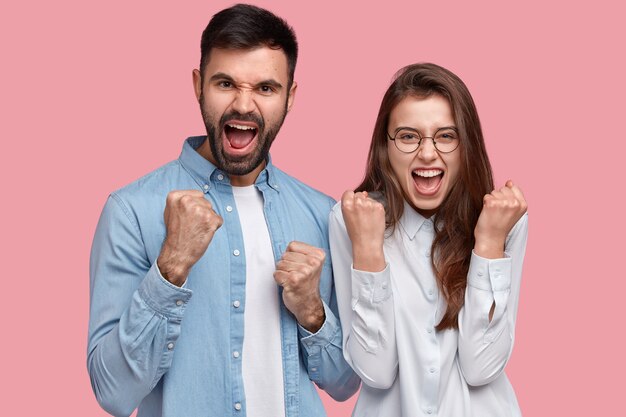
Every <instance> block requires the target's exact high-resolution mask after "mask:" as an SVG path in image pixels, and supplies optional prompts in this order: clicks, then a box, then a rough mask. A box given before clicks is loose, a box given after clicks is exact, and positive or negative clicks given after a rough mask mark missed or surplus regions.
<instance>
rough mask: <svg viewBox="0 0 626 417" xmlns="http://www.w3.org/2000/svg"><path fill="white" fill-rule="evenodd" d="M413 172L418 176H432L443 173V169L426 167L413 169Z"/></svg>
mask: <svg viewBox="0 0 626 417" xmlns="http://www.w3.org/2000/svg"><path fill="white" fill-rule="evenodd" d="M413 173H414V174H415V175H417V176H419V177H425V178H432V177H436V176H437V175H441V174H443V171H442V170H440V169H428V170H415V171H413Z"/></svg>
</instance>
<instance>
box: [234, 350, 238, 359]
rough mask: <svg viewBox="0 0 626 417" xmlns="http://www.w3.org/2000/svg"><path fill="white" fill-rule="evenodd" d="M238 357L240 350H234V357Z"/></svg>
mask: <svg viewBox="0 0 626 417" xmlns="http://www.w3.org/2000/svg"><path fill="white" fill-rule="evenodd" d="M238 357H239V352H237V351H234V352H233V358H235V359H236V358H238Z"/></svg>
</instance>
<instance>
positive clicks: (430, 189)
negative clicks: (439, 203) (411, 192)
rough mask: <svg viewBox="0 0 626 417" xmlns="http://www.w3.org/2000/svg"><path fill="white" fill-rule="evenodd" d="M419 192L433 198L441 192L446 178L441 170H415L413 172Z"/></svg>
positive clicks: (414, 181)
mask: <svg viewBox="0 0 626 417" xmlns="http://www.w3.org/2000/svg"><path fill="white" fill-rule="evenodd" d="M411 175H412V176H413V183H414V184H415V189H416V190H417V192H418V193H419V194H421V195H424V196H431V195H434V194H436V193H437V191H439V187H440V186H441V182H442V179H443V176H444V171H443V170H441V169H423V168H420V169H415V170H413V171H412V172H411Z"/></svg>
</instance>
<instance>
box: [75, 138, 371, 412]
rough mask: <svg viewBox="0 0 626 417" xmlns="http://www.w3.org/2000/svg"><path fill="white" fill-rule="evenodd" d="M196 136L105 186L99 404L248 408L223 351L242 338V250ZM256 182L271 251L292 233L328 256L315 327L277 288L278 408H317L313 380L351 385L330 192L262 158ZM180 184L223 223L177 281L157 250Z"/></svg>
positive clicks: (94, 346) (224, 184) (96, 350)
mask: <svg viewBox="0 0 626 417" xmlns="http://www.w3.org/2000/svg"><path fill="white" fill-rule="evenodd" d="M204 140H205V137H192V138H189V139H187V141H185V143H184V145H183V150H182V153H181V155H180V157H179V159H178V160H175V161H172V162H170V163H169V164H166V165H164V166H163V167H161V168H159V169H157V170H156V171H153V172H151V173H150V174H148V175H146V176H144V177H143V178H140V179H139V180H137V181H135V182H133V183H131V184H130V185H128V186H126V187H124V188H122V189H121V190H118V191H116V192H114V193H112V194H111V195H110V197H109V198H108V200H107V202H106V204H105V206H104V209H103V211H102V215H101V217H100V221H99V223H98V227H97V229H96V233H95V237H94V241H93V246H92V251H91V261H90V300H91V302H90V317H89V340H88V358H87V367H88V370H89V375H90V378H91V384H92V388H93V390H94V393H95V395H96V398H97V399H98V402H99V403H100V405H101V406H102V407H103V408H104V409H105V410H106V411H108V412H109V413H111V414H113V415H116V416H118V415H119V416H127V415H130V414H131V413H132V412H133V410H134V409H135V408H137V407H139V412H138V416H139V417H143V416H161V415H162V416H176V417H179V416H190V417H191V416H203V417H209V416H219V417H223V416H234V417H238V416H241V417H243V416H245V415H246V400H245V394H244V390H243V378H242V367H241V365H242V363H241V357H240V356H239V357H235V356H238V355H233V354H232V353H233V352H234V351H241V350H242V346H243V335H244V311H245V307H246V302H245V285H246V254H245V251H244V242H243V237H242V232H241V227H240V223H239V217H238V213H237V208H236V204H235V200H234V197H233V194H232V188H231V185H230V183H229V177H228V175H227V174H225V173H224V172H221V171H220V170H219V169H218V168H216V167H215V166H214V165H212V164H211V163H210V162H209V161H207V160H206V159H205V158H203V157H202V156H201V155H200V154H198V153H197V152H196V150H195V149H197V148H198V146H200V145H201V144H202V142H203V141H204ZM255 186H256V188H257V189H258V190H259V191H260V192H261V193H262V194H263V199H264V209H263V210H264V213H265V219H266V221H267V227H268V229H269V233H270V238H271V241H272V250H273V253H274V258H275V261H278V260H279V259H280V257H281V256H282V254H283V252H284V251H285V249H286V247H287V245H288V244H289V242H291V241H293V240H298V241H301V242H305V243H308V244H310V245H313V246H316V247H319V248H322V249H324V251H325V252H326V254H327V257H326V261H325V265H324V268H323V270H322V275H321V279H320V294H321V297H322V300H323V302H324V309H325V313H326V320H325V322H324V324H323V326H322V327H321V328H320V330H319V331H318V332H317V333H315V334H312V333H310V332H308V331H307V330H305V329H304V328H302V327H301V326H299V325H298V323H297V322H296V320H295V318H294V316H293V315H292V314H291V313H290V312H289V311H288V310H287V309H286V308H285V306H284V304H283V303H282V296H281V297H279V299H280V300H281V306H280V313H281V314H280V317H281V319H280V328H281V346H282V358H283V379H284V392H285V415H286V416H287V417H308V416H324V415H325V412H324V408H323V406H322V402H321V400H320V398H319V395H318V393H317V391H316V389H315V387H314V386H313V384H312V383H311V382H310V381H313V382H315V383H316V384H317V385H318V386H319V387H320V388H322V389H324V390H325V391H326V392H328V393H329V394H330V395H331V396H332V397H333V398H335V399H337V400H344V399H346V398H348V397H350V396H351V395H352V394H353V393H354V392H355V391H356V390H357V389H358V387H359V384H360V380H359V378H358V377H357V376H356V374H354V372H353V371H352V370H351V368H350V367H349V365H348V364H347V363H346V362H345V360H344V358H343V353H342V350H341V349H342V348H341V346H342V334H341V326H340V324H339V321H338V314H337V300H336V296H335V290H334V286H333V277H332V270H331V267H330V255H329V248H328V214H329V212H330V209H331V207H332V206H333V204H334V201H333V199H332V198H330V197H328V196H325V195H324V194H322V193H320V192H318V191H315V190H313V189H312V188H310V187H308V186H306V185H304V184H303V183H301V182H300V181H298V180H296V179H295V178H293V177H290V176H288V175H287V174H285V173H284V172H282V171H280V170H279V169H277V168H276V167H274V166H273V165H272V163H271V160H268V162H267V166H266V168H265V169H264V170H263V171H262V172H261V174H260V175H259V176H258V178H257V180H256V182H255ZM186 189H195V190H202V191H203V192H204V194H205V197H206V198H207V200H209V201H210V202H211V204H212V206H213V209H214V210H215V211H216V212H217V213H218V214H219V215H220V216H222V217H223V219H224V224H223V225H222V227H221V228H220V229H218V230H217V232H216V233H215V235H214V237H213V240H212V241H211V243H210V245H209V247H208V249H207V251H206V252H205V254H204V256H203V257H202V258H201V259H200V260H199V261H198V262H197V263H196V264H195V265H194V266H193V268H192V270H191V272H190V274H189V276H188V278H187V281H186V283H185V285H184V286H183V287H182V288H180V287H177V286H174V285H172V284H170V283H169V282H168V281H166V280H165V279H164V278H163V277H162V276H161V274H160V272H159V270H158V268H157V265H156V259H157V257H158V256H159V253H160V250H161V246H162V244H163V241H164V239H165V232H166V229H165V225H164V221H163V210H164V208H165V199H166V196H167V194H168V193H169V192H170V191H172V190H186ZM277 291H280V288H279V287H278V286H277ZM244 354H245V353H244ZM258 383H263V381H259V382H258Z"/></svg>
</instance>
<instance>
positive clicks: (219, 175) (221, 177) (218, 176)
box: [217, 174, 241, 408]
mask: <svg viewBox="0 0 626 417" xmlns="http://www.w3.org/2000/svg"><path fill="white" fill-rule="evenodd" d="M217 179H218V180H220V181H221V180H223V179H224V176H223V175H222V174H217ZM237 404H239V403H237ZM239 407H240V408H241V404H239Z"/></svg>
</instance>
